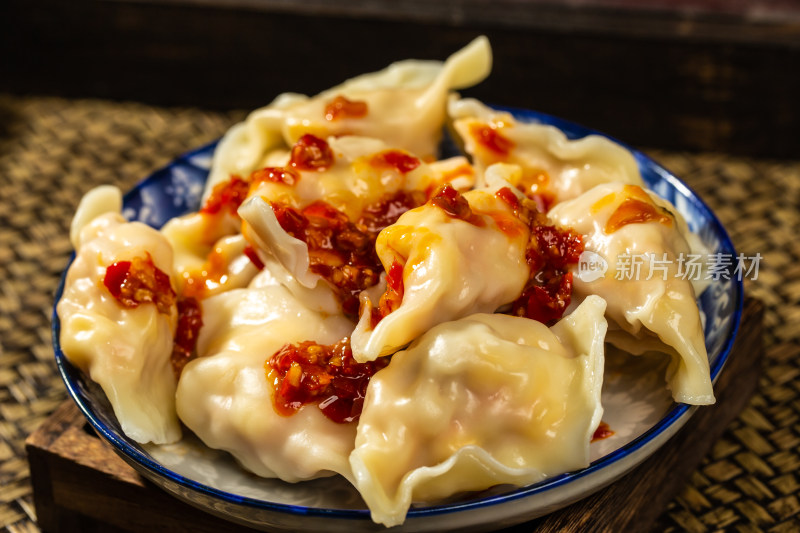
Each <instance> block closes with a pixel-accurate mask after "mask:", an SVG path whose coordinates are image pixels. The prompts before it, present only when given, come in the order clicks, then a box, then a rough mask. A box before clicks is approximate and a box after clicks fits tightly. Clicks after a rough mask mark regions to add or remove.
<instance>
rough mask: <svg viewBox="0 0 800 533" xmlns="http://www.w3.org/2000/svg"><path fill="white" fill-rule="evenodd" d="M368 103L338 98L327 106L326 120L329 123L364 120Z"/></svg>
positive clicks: (342, 97) (340, 96)
mask: <svg viewBox="0 0 800 533" xmlns="http://www.w3.org/2000/svg"><path fill="white" fill-rule="evenodd" d="M367 111H368V107H367V103H366V102H364V101H363V100H348V99H347V98H345V97H344V96H342V95H339V96H337V97H336V98H334V99H333V100H331V101H330V102H328V105H326V106H325V119H326V120H329V121H334V120H338V119H340V118H362V117H365V116H366V115H367Z"/></svg>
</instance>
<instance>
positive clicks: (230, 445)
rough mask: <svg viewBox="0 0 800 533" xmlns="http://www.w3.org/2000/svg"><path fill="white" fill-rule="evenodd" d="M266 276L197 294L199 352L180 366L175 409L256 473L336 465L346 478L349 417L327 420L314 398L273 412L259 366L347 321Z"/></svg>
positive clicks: (300, 473)
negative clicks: (199, 302)
mask: <svg viewBox="0 0 800 533" xmlns="http://www.w3.org/2000/svg"><path fill="white" fill-rule="evenodd" d="M270 276H271V275H270V274H269V272H265V273H262V274H259V275H258V276H256V278H255V279H254V280H253V284H251V287H250V288H248V289H234V290H231V291H228V292H225V293H221V294H218V295H215V296H212V297H209V298H207V299H206V300H203V301H202V310H203V328H202V330H201V331H200V335H199V337H198V342H197V355H198V357H197V358H196V359H194V360H193V361H191V362H189V363H188V364H187V365H186V367H185V368H184V370H183V373H182V374H181V379H180V382H179V384H178V390H177V408H178V414H179V416H180V418H181V420H182V421H183V423H184V424H186V426H187V427H188V428H189V429H191V430H192V431H193V432H194V433H195V434H196V435H197V436H198V437H199V438H200V439H201V440H202V441H203V442H204V443H205V444H206V445H208V446H209V447H211V448H215V449H220V450H225V451H227V452H229V453H230V454H231V455H233V456H234V457H235V458H236V460H237V461H239V463H241V464H242V466H244V467H245V468H246V469H248V470H250V471H251V472H254V473H255V474H257V475H259V476H263V477H278V478H280V479H282V480H284V481H289V482H295V481H301V480H304V479H311V478H315V477H322V476H329V475H333V474H334V473H338V474H341V475H343V476H344V477H346V478H348V479H350V478H351V475H350V466H349V464H348V456H349V454H350V451H351V450H352V448H353V439H354V437H355V431H356V424H355V423H354V422H351V423H337V422H333V421H332V420H330V419H328V418H327V417H326V416H325V415H324V414H323V413H322V411H320V409H319V408H318V407H317V406H316V405H315V404H307V405H304V406H303V407H301V408H300V409H299V410H297V411H296V412H295V413H294V414H292V415H291V416H286V415H283V414H279V413H278V412H277V411H276V410H275V407H274V405H273V394H274V390H273V382H272V381H270V380H269V379H268V377H267V369H266V368H265V367H266V364H267V361H268V360H269V359H270V357H271V356H272V355H273V354H274V353H275V352H276V351H278V350H279V349H280V348H281V347H282V346H283V345H284V344H285V343H296V342H302V341H306V340H309V339H310V338H313V339H314V340H315V341H317V342H320V343H323V344H329V343H335V342H337V341H339V340H341V339H342V338H343V337H346V336H347V335H348V334H349V333H350V330H351V329H352V327H353V326H352V323H351V322H350V321H349V320H347V319H345V318H343V317H341V316H331V315H326V314H324V313H318V312H315V311H312V310H310V309H308V308H307V307H305V306H304V305H302V304H301V303H300V302H299V301H298V300H297V299H296V298H295V297H294V296H292V294H291V293H290V292H289V291H288V290H287V289H286V288H284V287H283V286H281V285H279V284H276V283H275V282H274V280H273V279H272V278H271V277H270ZM262 277H263V278H264V283H261V280H262Z"/></svg>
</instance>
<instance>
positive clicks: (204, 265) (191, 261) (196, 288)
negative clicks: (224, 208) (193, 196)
mask: <svg viewBox="0 0 800 533" xmlns="http://www.w3.org/2000/svg"><path fill="white" fill-rule="evenodd" d="M226 218H233V217H226ZM225 226H230V227H227V228H226V227H225ZM240 227H241V220H239V219H238V216H237V217H236V220H235V221H233V220H224V221H223V223H220V220H219V219H218V218H216V217H215V218H211V217H209V216H208V215H206V214H204V213H202V212H197V213H191V214H189V215H184V216H182V217H177V218H173V219H171V220H170V221H169V222H167V223H166V224H165V225H164V227H163V228H161V233H162V235H164V237H166V239H167V241H169V243H170V245H171V246H172V250H173V252H174V265H173V270H174V272H175V275H176V279H177V280H178V287H177V289H178V293H179V294H180V295H182V296H184V297H194V298H199V299H202V298H206V297H208V296H212V295H214V294H218V293H220V292H224V291H226V290H230V289H237V288H242V287H246V286H247V284H248V283H250V281H251V280H252V279H253V277H255V275H256V274H257V273H258V270H259V268H258V267H259V266H260V265H256V264H255V263H254V262H253V259H252V254H253V253H254V252H252V251H249V250H248V246H249V244H248V242H247V241H246V240H245V238H244V237H243V236H242V235H241V234H240V233H239V229H240Z"/></svg>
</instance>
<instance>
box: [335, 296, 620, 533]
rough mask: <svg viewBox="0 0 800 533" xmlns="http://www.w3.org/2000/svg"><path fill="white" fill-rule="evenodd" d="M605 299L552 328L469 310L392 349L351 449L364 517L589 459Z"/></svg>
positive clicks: (598, 412)
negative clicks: (398, 349) (400, 348)
mask: <svg viewBox="0 0 800 533" xmlns="http://www.w3.org/2000/svg"><path fill="white" fill-rule="evenodd" d="M604 309H605V303H604V302H603V300H602V299H601V298H599V297H589V298H587V299H586V300H585V301H584V302H583V304H582V305H581V306H580V307H578V308H577V309H576V310H575V312H574V313H572V314H571V315H569V316H567V317H565V318H563V319H562V320H561V321H560V322H558V323H557V324H556V325H555V326H553V327H552V328H550V329H548V328H547V327H546V326H545V325H544V324H542V323H540V322H536V321H533V320H529V319H526V318H519V317H512V316H508V315H500V314H491V315H489V314H476V315H472V316H469V317H466V318H462V319H461V320H457V321H454V322H445V323H443V324H440V325H438V326H436V327H434V328H432V329H431V330H430V331H428V332H427V333H425V334H424V335H423V336H422V337H420V338H419V339H418V340H417V341H415V342H414V343H413V344H412V345H411V346H410V347H409V348H408V349H407V350H404V351H402V352H398V353H396V354H395V355H394V356H393V357H392V361H391V363H390V364H389V366H387V367H386V368H384V369H383V370H381V371H380V372H378V373H377V374H375V376H373V378H372V381H371V382H370V385H369V389H368V391H367V396H366V398H365V402H364V410H363V412H362V415H361V419H360V421H359V425H358V434H357V436H356V448H355V450H354V451H353V453H352V455H351V456H350V463H351V465H352V468H353V473H354V476H355V484H356V487H357V488H358V490H359V492H360V493H361V495H362V496H363V497H364V499H365V500H366V502H367V505H368V507H369V509H370V511H371V512H372V519H373V520H374V521H376V522H379V523H382V524H384V525H386V526H392V525H396V524H400V523H402V522H403V521H404V519H405V515H406V513H407V511H408V508H409V506H410V504H411V502H412V501H426V502H430V501H436V500H438V499H441V498H445V497H448V496H451V495H453V494H455V493H458V492H462V491H473V490H483V489H486V488H489V487H491V486H494V485H499V484H505V483H511V484H514V485H526V484H529V483H535V482H538V481H541V480H542V479H544V478H546V477H548V476H552V475H556V474H561V473H563V472H568V471H570V470H576V469H579V468H583V467H586V466H588V465H589V443H590V441H591V438H592V434H593V432H594V431H595V429H596V428H597V426H598V424H599V423H600V417H601V416H602V412H603V409H602V407H601V405H600V391H601V388H602V382H603V361H604V357H603V337H604V335H605V331H606V321H605V319H604V318H603V311H604Z"/></svg>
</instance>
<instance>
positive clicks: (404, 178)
mask: <svg viewBox="0 0 800 533" xmlns="http://www.w3.org/2000/svg"><path fill="white" fill-rule="evenodd" d="M312 146H313V149H312ZM295 148H298V150H294V151H293V156H292V157H293V161H296V162H298V163H299V162H301V161H305V163H303V164H302V165H301V164H297V165H294V166H292V165H291V164H290V165H289V166H287V167H285V168H283V169H277V168H272V169H262V170H259V171H257V172H255V173H253V175H252V176H251V178H250V179H251V185H250V192H249V196H248V199H247V200H246V201H245V202H244V203H243V204H242V206H241V207H240V209H239V214H240V216H241V217H242V219H243V220H244V222H245V223H244V225H243V233H244V235H245V237H246V238H247V240H248V241H249V242H250V243H251V245H252V246H253V248H254V249H255V250H256V251H257V252H258V253H259V254H260V256H261V259H262V261H263V262H277V263H278V264H280V265H282V266H283V268H284V269H285V270H286V271H287V272H288V273H289V274H290V275H291V276H292V278H293V279H294V280H296V281H297V282H298V283H299V284H300V285H302V286H304V287H306V288H308V289H314V288H315V287H317V286H318V284H319V283H320V282H321V281H322V280H324V281H325V282H327V283H328V284H330V285H331V286H333V287H334V288H335V289H336V290H337V291H338V293H339V296H340V298H341V300H342V306H343V308H344V310H345V312H346V313H348V314H350V315H352V316H356V315H357V313H358V296H357V295H358V293H360V292H361V291H362V290H365V289H367V288H369V287H371V286H374V285H375V284H376V283H377V281H378V279H379V276H380V273H381V271H382V267H381V265H380V263H379V261H378V258H377V256H376V255H375V250H374V246H373V243H374V240H375V237H376V236H377V234H378V232H380V231H381V230H382V229H383V228H384V227H386V226H387V225H389V224H392V223H393V222H394V221H395V220H396V219H397V217H399V216H400V215H401V214H402V213H403V212H405V211H407V210H409V209H411V208H414V207H417V206H419V205H421V204H423V203H424V202H425V201H426V200H427V198H428V195H429V194H431V193H432V192H433V191H435V190H436V189H437V188H438V187H439V185H441V184H442V183H445V182H447V183H450V182H452V183H455V184H457V185H458V186H459V187H462V188H469V187H471V185H472V183H473V182H474V178H475V173H474V171H473V169H472V166H471V165H470V164H469V163H468V162H467V161H466V159H464V158H461V157H458V158H453V159H451V160H445V161H441V162H437V163H436V164H431V165H428V164H426V163H424V162H422V161H421V160H420V159H418V158H417V157H415V156H413V155H411V154H409V153H408V152H405V151H402V150H396V149H392V148H389V147H388V146H387V145H386V144H385V143H384V142H383V141H380V140H378V139H370V138H366V137H354V136H345V137H341V138H333V137H331V138H329V139H328V141H324V140H322V139H318V138H316V137H311V136H306V137H304V139H302V140H301V142H299V143H298V144H297V145H295ZM300 152H302V154H304V155H297V153H300ZM312 161H313V162H312ZM311 167H316V168H315V169H314V168H311Z"/></svg>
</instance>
